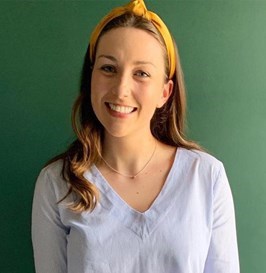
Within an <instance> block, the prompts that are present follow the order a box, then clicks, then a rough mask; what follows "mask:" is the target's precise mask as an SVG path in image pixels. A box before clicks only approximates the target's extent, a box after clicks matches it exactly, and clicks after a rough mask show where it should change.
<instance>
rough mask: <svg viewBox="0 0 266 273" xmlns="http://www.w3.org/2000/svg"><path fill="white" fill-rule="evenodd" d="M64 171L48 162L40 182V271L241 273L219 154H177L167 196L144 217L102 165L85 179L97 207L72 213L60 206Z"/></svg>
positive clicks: (36, 208) (36, 243) (35, 233)
mask: <svg viewBox="0 0 266 273" xmlns="http://www.w3.org/2000/svg"><path fill="white" fill-rule="evenodd" d="M61 168H62V162H61V161H57V162H55V163H53V164H51V165H49V166H48V167H46V168H44V169H43V170H42V171H41V173H40V175H39V178H38V180H37V183H36V188H35V194H34V200H33V211H32V241H33V248H34V259H35V267H36V272H37V273H91V272H92V273H93V272H95V273H144V272H145V273H239V261H238V250H237V238H236V227H235V215H234V205H233V200H232V194H231V191H230V187H229V183H228V180H227V177H226V174H225V171H224V168H223V165H222V163H221V162H220V161H218V160H217V159H215V158H214V157H212V156H210V155H208V154H206V153H204V152H199V151H194V150H193V151H190V150H186V149H183V148H179V149H177V153H176V156H175V160H174V163H173V166H172V168H171V170H170V172H169V174H168V177H167V180H166V182H165V184H164V186H163V188H162V190H161V192H160V194H159V195H158V196H157V198H156V199H155V201H154V203H153V204H152V206H151V207H150V208H149V209H148V210H147V211H145V212H143V213H140V212H138V211H136V210H134V209H133V208H131V207H130V206H129V205H128V204H127V203H126V202H125V201H124V200H123V199H121V197H120V196H119V195H118V194H117V193H116V192H115V191H114V190H113V189H112V187H111V186H110V185H109V184H108V182H107V181H106V179H105V178H104V177H103V176H102V174H101V173H100V171H99V170H98V169H97V167H96V166H93V167H92V168H91V169H90V170H88V171H87V172H85V174H84V176H85V177H86V178H87V179H88V180H89V181H90V182H92V183H94V184H95V185H96V186H97V187H98V189H99V191H100V201H99V203H98V205H97V207H96V208H95V210H94V211H93V212H92V213H89V212H84V213H81V214H77V213H73V212H71V211H70V210H69V209H68V208H67V207H66V204H65V202H63V203H59V204H57V201H58V200H60V199H61V198H62V197H63V196H64V195H65V194H66V192H67V184H66V182H65V181H63V179H62V177H61V175H60V172H61ZM70 199H71V197H69V198H68V199H67V201H69V200H70Z"/></svg>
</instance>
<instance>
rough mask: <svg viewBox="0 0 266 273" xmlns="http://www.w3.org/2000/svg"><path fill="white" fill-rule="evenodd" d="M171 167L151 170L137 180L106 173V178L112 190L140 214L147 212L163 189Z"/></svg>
mask: <svg viewBox="0 0 266 273" xmlns="http://www.w3.org/2000/svg"><path fill="white" fill-rule="evenodd" d="M169 169H170V166H164V167H163V168H154V169H149V170H148V171H147V172H144V173H143V174H142V175H140V176H137V177H136V178H128V177H123V176H121V175H119V174H114V173H111V172H105V173H104V176H105V178H106V181H108V184H109V185H110V187H111V189H112V190H113V191H114V193H115V194H116V195H118V197H119V198H121V199H122V200H123V201H124V202H125V203H126V204H127V205H128V206H129V207H131V208H133V209H134V210H136V211H138V212H145V211H147V210H148V209H149V208H150V207H151V205H152V204H153V202H154V201H155V200H156V198H157V197H158V196H159V195H160V192H161V190H162V189H163V187H164V185H165V183H166V180H167V175H168V173H169Z"/></svg>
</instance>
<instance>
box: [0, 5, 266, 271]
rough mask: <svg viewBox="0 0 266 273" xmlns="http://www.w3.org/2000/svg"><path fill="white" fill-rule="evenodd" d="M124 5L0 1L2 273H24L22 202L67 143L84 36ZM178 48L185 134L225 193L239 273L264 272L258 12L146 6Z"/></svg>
mask: <svg viewBox="0 0 266 273" xmlns="http://www.w3.org/2000/svg"><path fill="white" fill-rule="evenodd" d="M121 3H125V1H122V0H121V1H110V0H109V1H102V0H98V1H8V2H7V1H1V2H0V111H1V112H0V113H1V115H0V118H1V134H0V143H1V164H0V168H1V169H0V183H1V184H0V185H1V189H0V195H1V196H0V198H1V225H0V229H1V230H0V234H1V247H0V259H1V261H0V272H1V273H20V272H21V273H22V272H23V273H24V272H25V273H31V272H34V269H33V258H32V249H31V239H30V218H31V201H32V194H33V189H34V183H35V179H36V176H37V174H38V173H39V171H40V168H41V167H42V165H43V164H44V162H45V161H46V160H47V159H49V158H50V157H51V156H53V155H55V154H56V153H59V152H60V151H62V150H63V149H64V148H65V147H66V145H67V144H69V143H70V142H71V140H72V139H73V134H72V131H71V127H70V112H71V110H70V109H71V105H72V102H73V100H74V98H75V96H76V94H77V90H78V79H79V73H80V69H81V64H82V58H83V56H84V54H85V50H86V47H87V42H88V39H89V34H90V32H91V30H92V27H93V26H94V25H95V24H96V22H97V21H98V20H99V19H100V18H101V17H102V16H103V15H104V14H105V13H106V12H107V11H108V10H109V9H110V8H111V7H113V6H115V5H116V4H121ZM146 4H147V6H148V7H149V8H150V9H154V10H155V11H157V12H158V13H159V14H160V15H161V17H162V18H164V20H165V21H166V23H167V24H168V25H169V28H170V29H171V31H172V33H173V34H174V36H175V38H176V40H177V43H178V45H179V50H180V55H181V59H182V64H183V68H184V73H185V79H186V85H187V90H188V101H189V114H188V124H189V128H190V129H189V134H190V136H191V137H192V138H193V139H195V140H197V141H198V142H200V143H201V144H202V145H203V146H205V147H206V148H207V149H208V150H209V151H210V152H211V153H212V154H214V155H215V156H216V157H218V158H219V159H221V160H222V161H223V162H224V164H225V166H226V169H227V173H228V177H229V180H230V183H231V187H232V191H233V195H234V200H235V207H236V217H237V229H238V240H239V252H240V259H241V272H242V273H251V272H252V273H265V272H266V259H265V256H266V250H265V244H266V228H265V226H266V213H265V209H266V201H265V200H266V198H265V196H266V183H265V182H266V168H265V165H266V164H265V163H266V159H265V154H266V145H265V141H266V28H265V26H266V2H263V1H254V0H253V1H236V0H235V1H200V0H198V1H165V0H164V1H152V0H150V1H147V2H146Z"/></svg>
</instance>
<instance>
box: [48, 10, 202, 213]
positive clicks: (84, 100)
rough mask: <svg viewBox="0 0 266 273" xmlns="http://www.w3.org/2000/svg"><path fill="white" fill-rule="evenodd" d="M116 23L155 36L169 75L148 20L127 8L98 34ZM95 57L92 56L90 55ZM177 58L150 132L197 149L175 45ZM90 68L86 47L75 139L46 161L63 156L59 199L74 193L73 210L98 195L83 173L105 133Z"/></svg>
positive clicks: (95, 159)
mask: <svg viewBox="0 0 266 273" xmlns="http://www.w3.org/2000/svg"><path fill="white" fill-rule="evenodd" d="M118 27H133V28H137V29H142V30H144V31H147V32H148V33H150V34H151V35H152V36H153V37H155V38H156V39H157V40H158V41H159V43H160V44H161V46H162V49H163V52H164V53H163V54H164V59H165V75H169V65H168V63H169V62H168V59H167V52H166V48H165V44H164V40H163V38H162V36H161V35H160V33H159V32H158V30H157V29H156V27H155V26H154V25H153V24H152V23H151V22H150V21H149V20H147V19H145V18H143V17H141V16H137V15H134V14H133V13H130V12H128V13H125V14H123V15H121V16H119V17H117V18H115V19H113V20H112V21H110V22H109V23H108V24H107V25H106V26H105V28H104V29H103V31H102V33H101V35H100V37H101V36H102V35H103V34H104V33H106V32H108V31H110V30H111V29H114V28H118ZM100 37H99V39H100ZM99 39H98V41H99ZM96 51H97V44H96ZM94 58H95V56H93V59H94ZM176 58H177V60H176V72H175V75H174V76H173V78H172V79H171V80H172V81H173V83H174V87H173V92H172V94H171V96H170V97H169V99H168V101H167V102H166V103H165V104H164V106H163V107H161V108H157V109H156V111H155V113H154V116H153V117H152V120H151V132H152V134H153V136H154V137H155V138H156V139H158V140H159V141H161V142H163V143H165V144H168V145H171V146H175V147H184V148H187V149H198V150H200V149H201V148H200V146H199V145H198V144H196V143H194V142H192V141H189V140H187V139H186V137H185V133H184V130H185V113H186V95H185V85H184V80H183V72H182V68H181V64H180V59H179V55H178V51H177V48H176ZM92 69H93V61H91V60H90V57H89V47H88V50H87V53H86V55H85V59H84V64H83V69H82V74H81V83H80V94H79V96H78V98H77V100H76V102H75V104H74V106H73V112H72V126H73V130H74V131H75V133H76V136H77V139H76V140H75V141H74V142H73V143H72V144H71V145H70V147H69V148H68V149H67V151H66V152H64V153H63V154H61V155H59V156H57V157H55V158H53V159H52V160H51V161H49V162H48V164H49V163H51V162H54V161H56V160H58V159H62V160H63V168H62V175H63V178H64V179H65V180H66V181H67V183H68V185H69V191H68V193H67V194H66V196H65V197H64V198H63V199H62V200H60V201H59V202H61V201H63V200H64V199H65V198H66V197H67V196H68V195H70V194H73V195H74V196H75V199H74V200H75V201H73V203H71V204H69V207H70V208H71V209H72V210H73V211H76V212H82V211H86V210H88V211H92V210H93V209H94V208H95V206H96V204H97V201H98V198H99V194H98V190H97V188H96V187H95V186H94V185H93V184H92V183H90V182H89V181H87V179H86V178H84V176H83V175H84V172H85V171H86V170H88V169H89V168H91V166H92V165H93V164H95V163H97V162H99V161H100V159H101V157H100V154H101V152H102V142H103V137H104V128H103V126H102V124H101V123H100V122H99V120H98V119H97V117H96V115H95V113H94V111H93V109H92V105H91V74H92ZM167 80H168V78H167V77H166V81H167Z"/></svg>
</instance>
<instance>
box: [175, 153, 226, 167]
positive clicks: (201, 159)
mask: <svg viewBox="0 0 266 273" xmlns="http://www.w3.org/2000/svg"><path fill="white" fill-rule="evenodd" d="M177 153H179V154H177V156H179V158H180V161H181V162H182V164H186V165H190V166H194V167H197V168H198V169H203V170H212V171H217V172H219V171H220V170H221V169H223V168H224V167H223V163H222V162H221V161H220V160H219V159H217V158H216V157H214V156H213V155H211V154H209V153H207V152H205V151H200V150H195V149H186V148H179V149H178V150H177Z"/></svg>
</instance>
